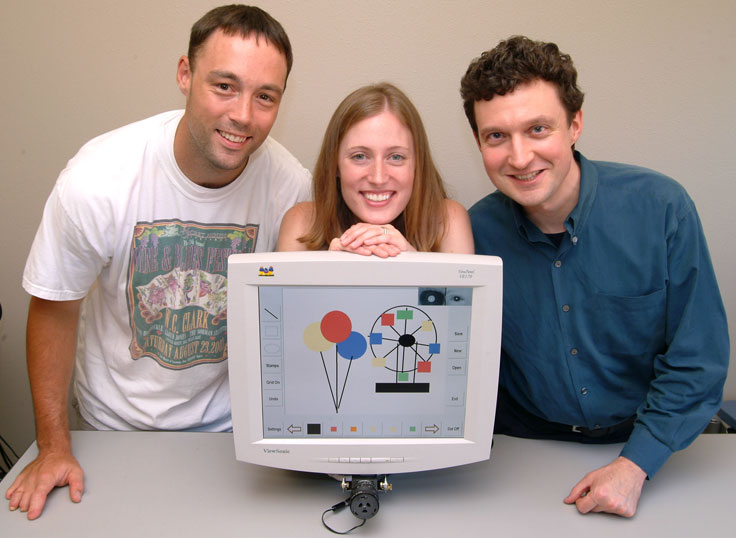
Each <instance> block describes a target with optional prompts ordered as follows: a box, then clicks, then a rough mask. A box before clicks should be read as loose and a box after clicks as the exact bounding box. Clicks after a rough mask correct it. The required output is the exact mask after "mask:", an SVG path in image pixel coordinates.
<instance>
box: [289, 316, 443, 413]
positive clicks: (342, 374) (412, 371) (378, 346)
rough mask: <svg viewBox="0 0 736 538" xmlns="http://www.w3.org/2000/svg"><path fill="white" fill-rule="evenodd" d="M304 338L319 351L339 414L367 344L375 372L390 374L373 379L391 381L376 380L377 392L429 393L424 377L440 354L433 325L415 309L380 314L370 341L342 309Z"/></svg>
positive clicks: (310, 329) (311, 328) (309, 328)
mask: <svg viewBox="0 0 736 538" xmlns="http://www.w3.org/2000/svg"><path fill="white" fill-rule="evenodd" d="M302 338H303V341H304V344H305V345H306V346H307V348H309V349H310V350H312V351H315V352H317V353H319V356H320V359H321V360H320V365H321V367H322V369H323V370H324V374H325V379H326V381H327V386H328V388H329V391H330V396H331V399H332V405H333V406H334V407H335V412H336V413H339V412H340V406H341V405H342V400H343V396H344V395H345V390H346V388H347V386H348V382H349V378H350V373H351V370H353V362H354V361H356V360H358V359H360V358H361V357H363V356H364V355H365V354H366V352H367V348H368V346H369V345H370V349H371V353H372V354H373V359H372V366H373V368H375V369H378V368H380V369H381V370H385V371H388V372H390V376H388V377H386V376H384V375H383V374H381V375H377V376H371V377H374V379H381V378H385V379H390V381H376V382H375V391H376V393H429V388H430V385H429V382H427V381H423V380H422V378H425V379H426V375H425V374H430V373H431V372H432V362H431V359H432V357H433V356H435V355H436V354H438V353H439V352H440V344H439V342H438V339H437V328H436V327H435V324H434V321H432V319H431V318H430V317H429V316H428V315H427V313H426V312H424V311H423V310H421V309H420V308H417V307H416V306H411V305H399V306H394V307H391V308H389V309H387V310H385V311H384V312H382V313H381V314H380V315H379V316H378V318H377V319H376V320H375V322H374V323H373V326H372V327H371V330H370V333H369V334H368V336H367V338H366V336H364V335H363V334H360V333H359V332H356V331H354V330H353V324H352V321H351V319H350V317H349V316H348V315H347V314H346V313H344V312H342V311H339V310H333V311H331V312H328V313H326V314H325V315H324V316H323V317H322V319H321V320H320V321H317V322H314V323H311V324H310V325H308V326H307V327H306V328H305V330H304V333H303V336H302ZM364 360H365V359H364ZM417 375H419V378H417Z"/></svg>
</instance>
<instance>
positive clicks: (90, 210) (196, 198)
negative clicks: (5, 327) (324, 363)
mask: <svg viewBox="0 0 736 538" xmlns="http://www.w3.org/2000/svg"><path fill="white" fill-rule="evenodd" d="M182 114H183V111H173V112H166V113H163V114H159V115H157V116H154V117H152V118H148V119H145V120H143V121H139V122H136V123H133V124H130V125H127V126H125V127H122V128H120V129H117V130H114V131H111V132H109V133H107V134H104V135H102V136H99V137H97V138H95V139H93V140H91V141H90V142H88V143H87V144H85V145H84V146H83V147H82V149H81V150H80V151H79V153H77V155H76V156H75V157H74V158H72V159H71V160H70V161H69V163H68V164H67V167H66V168H65V169H64V170H63V171H62V173H61V174H60V176H59V179H58V180H57V182H56V185H55V187H54V189H53V191H52V193H51V195H50V197H49V199H48V201H47V203H46V207H45V209H44V213H43V219H42V221H41V225H40V227H39V230H38V232H37V234H36V238H35V240H34V242H33V246H32V247H31V252H30V255H29V257H28V261H27V262H26V268H25V272H24V274H23V287H24V288H25V289H26V291H28V293H30V294H32V295H34V296H37V297H40V298H43V299H49V300H57V301H65V300H74V299H80V298H82V297H87V300H86V301H85V303H84V308H83V316H82V317H83V320H82V323H81V325H80V344H79V346H78V351H77V360H76V366H75V394H76V396H77V398H78V400H79V404H80V411H81V413H82V416H83V417H84V418H85V419H86V420H87V421H89V422H90V423H91V424H92V425H94V426H95V427H97V428H99V429H116V430H130V429H161V430H182V429H194V430H204V431H223V430H227V429H230V428H231V427H232V422H231V418H230V393H229V386H228V382H227V362H226V359H227V344H226V342H227V340H226V336H227V335H226V315H227V310H226V308H227V304H226V295H225V292H226V288H227V280H226V269H227V257H228V255H229V254H231V253H235V252H254V251H255V252H266V251H272V250H274V248H275V246H276V241H277V238H278V230H279V226H280V224H281V219H282V217H283V215H284V213H285V212H286V211H287V210H288V209H289V208H290V207H292V206H293V205H294V204H296V203H297V202H300V201H303V200H307V199H309V196H310V174H309V172H308V171H307V170H306V169H305V168H304V167H303V166H302V165H301V164H299V162H298V161H297V160H296V159H295V158H294V157H293V156H292V155H291V154H290V153H289V152H288V151H287V150H286V149H284V147H283V146H281V145H280V144H279V143H278V142H276V141H275V140H273V139H271V138H268V139H266V141H265V142H264V143H263V144H262V146H261V147H260V148H258V150H256V151H255V152H254V153H253V155H251V157H250V159H249V161H248V165H247V166H246V168H245V171H244V172H243V174H241V176H240V177H239V178H238V179H236V180H235V181H233V182H232V183H230V184H229V185H227V186H225V187H222V188H219V189H208V188H204V187H200V186H199V185H196V184H195V183H193V182H192V181H190V180H189V179H187V177H186V176H185V175H184V174H183V173H182V172H181V170H180V169H179V167H178V165H177V164H176V161H175V159H174V150H173V146H174V134H175V132H176V128H177V126H178V124H179V120H180V119H181V117H182Z"/></svg>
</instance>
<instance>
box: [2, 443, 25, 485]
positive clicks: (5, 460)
mask: <svg viewBox="0 0 736 538" xmlns="http://www.w3.org/2000/svg"><path fill="white" fill-rule="evenodd" d="M3 445H5V446H7V447H8V448H9V449H10V452H12V453H13V456H15V461H18V460H19V459H20V458H19V457H18V454H16V452H15V450H13V447H12V446H10V444H9V443H8V442H7V441H6V440H5V438H4V437H3V436H2V435H0V460H2V464H0V480H2V479H3V478H5V475H7V474H8V473H9V472H10V468H11V467H13V461H12V460H11V459H10V456H8V454H7V452H5V448H3Z"/></svg>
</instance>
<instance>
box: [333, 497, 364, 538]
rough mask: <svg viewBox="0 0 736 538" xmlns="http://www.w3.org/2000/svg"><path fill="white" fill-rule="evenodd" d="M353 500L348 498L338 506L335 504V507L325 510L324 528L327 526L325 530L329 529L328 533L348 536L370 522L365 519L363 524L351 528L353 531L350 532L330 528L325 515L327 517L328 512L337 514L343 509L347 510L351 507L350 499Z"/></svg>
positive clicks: (349, 530)
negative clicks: (347, 507) (346, 508)
mask: <svg viewBox="0 0 736 538" xmlns="http://www.w3.org/2000/svg"><path fill="white" fill-rule="evenodd" d="M351 498H352V497H348V498H347V499H345V500H344V501H342V502H339V503H337V504H334V505H332V506H331V507H330V508H328V509H327V510H325V511H324V512H322V525H324V526H325V528H326V529H327V530H328V531H330V532H332V533H335V534H348V533H350V532H352V531H354V530H355V529H357V528H358V527H362V526H363V525H365V522H366V521H368V520H367V519H364V520H363V521H362V522H361V523H359V524H358V525H356V526H355V527H353V528H351V529H348V530H346V531H338V530H335V529H333V528H332V527H330V526H329V525H328V524H327V522H326V521H325V515H327V512H335V513H337V512H339V511H340V510H342V509H343V508H345V507H346V506H349V505H350V499H351Z"/></svg>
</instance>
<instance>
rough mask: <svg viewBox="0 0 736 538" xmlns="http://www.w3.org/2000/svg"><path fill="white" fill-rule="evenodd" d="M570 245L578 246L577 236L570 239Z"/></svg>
mask: <svg viewBox="0 0 736 538" xmlns="http://www.w3.org/2000/svg"><path fill="white" fill-rule="evenodd" d="M572 244H573V245H577V244H578V236H577V235H574V236H573V238H572Z"/></svg>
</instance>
